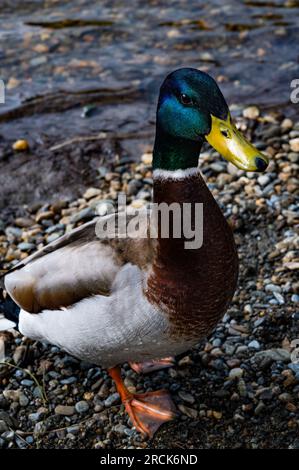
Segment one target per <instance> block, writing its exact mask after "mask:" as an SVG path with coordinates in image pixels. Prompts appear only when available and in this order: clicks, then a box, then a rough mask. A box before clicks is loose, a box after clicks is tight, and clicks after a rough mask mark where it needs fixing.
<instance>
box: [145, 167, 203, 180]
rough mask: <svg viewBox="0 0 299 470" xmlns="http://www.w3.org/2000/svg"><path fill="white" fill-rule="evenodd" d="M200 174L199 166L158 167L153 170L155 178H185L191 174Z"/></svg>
mask: <svg viewBox="0 0 299 470" xmlns="http://www.w3.org/2000/svg"><path fill="white" fill-rule="evenodd" d="M198 174H199V168H198V167H192V168H187V169H186V170H161V169H159V168H158V169H156V170H154V171H153V179H160V180H183V179H185V178H190V177H191V176H194V175H198Z"/></svg>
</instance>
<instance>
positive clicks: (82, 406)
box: [75, 400, 89, 414]
mask: <svg viewBox="0 0 299 470" xmlns="http://www.w3.org/2000/svg"><path fill="white" fill-rule="evenodd" d="M75 410H76V411H77V413H79V414H83V413H86V412H87V411H88V410H89V404H88V403H87V401H84V400H82V401H78V403H76V404H75Z"/></svg>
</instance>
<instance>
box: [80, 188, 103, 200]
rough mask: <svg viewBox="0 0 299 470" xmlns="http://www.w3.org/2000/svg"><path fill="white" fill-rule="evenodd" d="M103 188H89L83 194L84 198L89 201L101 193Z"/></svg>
mask: <svg viewBox="0 0 299 470" xmlns="http://www.w3.org/2000/svg"><path fill="white" fill-rule="evenodd" d="M101 192H102V191H101V190H100V189H98V188H88V189H87V190H86V191H85V193H84V194H83V197H84V199H86V200H87V201H88V200H89V199H92V198H94V197H96V196H99V195H100V194H101Z"/></svg>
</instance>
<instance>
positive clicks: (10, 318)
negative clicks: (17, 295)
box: [0, 289, 20, 331]
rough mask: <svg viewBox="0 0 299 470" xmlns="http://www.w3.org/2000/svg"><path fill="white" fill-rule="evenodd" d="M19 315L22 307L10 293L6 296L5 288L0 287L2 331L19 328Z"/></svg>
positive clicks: (0, 327) (0, 325)
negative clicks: (4, 293)
mask: <svg viewBox="0 0 299 470" xmlns="http://www.w3.org/2000/svg"><path fill="white" fill-rule="evenodd" d="M1 314H2V315H1ZM19 315H20V308H19V307H18V306H17V304H16V303H15V302H14V301H13V300H12V298H11V297H9V295H8V294H6V296H5V297H4V295H3V290H2V289H0V331H5V330H9V329H11V328H17V327H18V323H19Z"/></svg>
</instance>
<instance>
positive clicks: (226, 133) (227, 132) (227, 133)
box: [220, 129, 230, 139]
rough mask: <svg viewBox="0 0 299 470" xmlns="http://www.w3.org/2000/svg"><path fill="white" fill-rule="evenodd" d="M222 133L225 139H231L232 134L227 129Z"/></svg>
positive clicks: (222, 130)
mask: <svg viewBox="0 0 299 470" xmlns="http://www.w3.org/2000/svg"><path fill="white" fill-rule="evenodd" d="M220 132H221V134H222V135H223V137H225V138H226V139H230V132H229V131H228V130H227V129H221V131H220Z"/></svg>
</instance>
